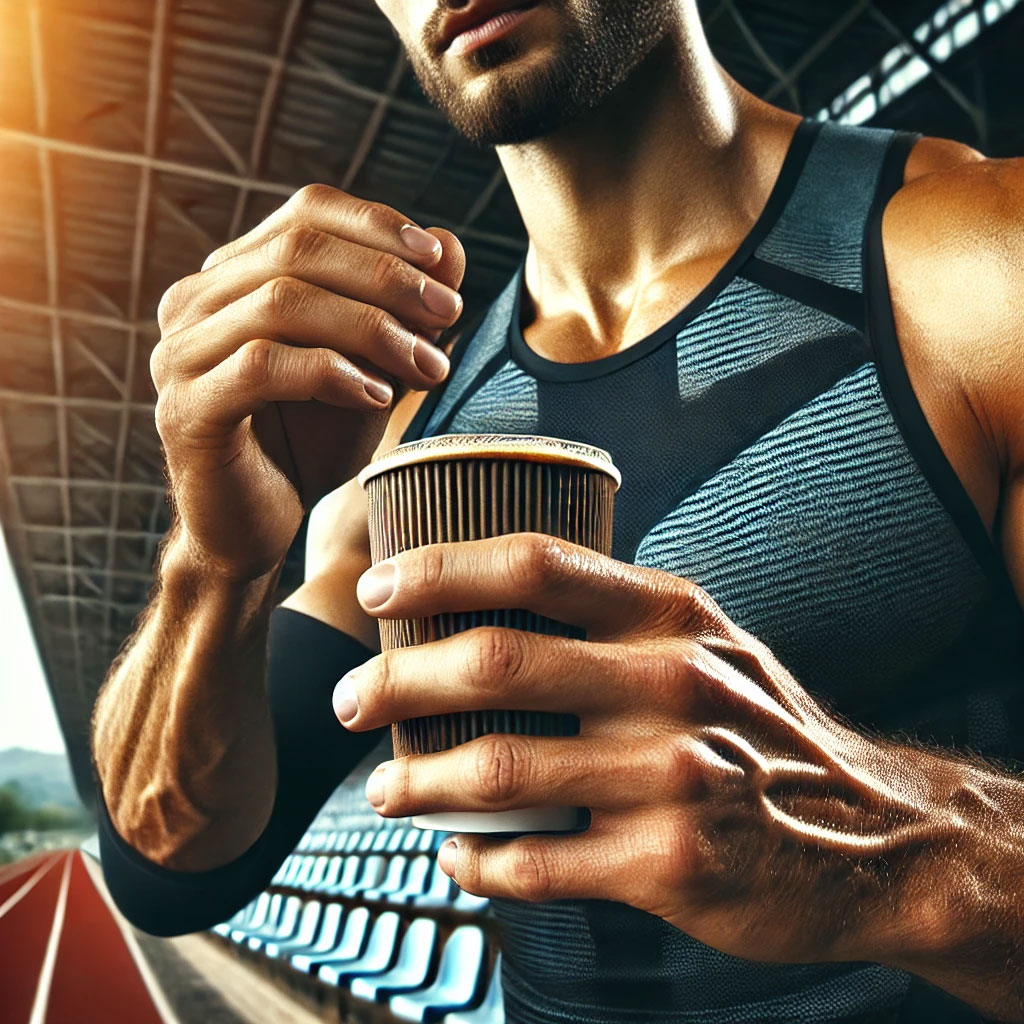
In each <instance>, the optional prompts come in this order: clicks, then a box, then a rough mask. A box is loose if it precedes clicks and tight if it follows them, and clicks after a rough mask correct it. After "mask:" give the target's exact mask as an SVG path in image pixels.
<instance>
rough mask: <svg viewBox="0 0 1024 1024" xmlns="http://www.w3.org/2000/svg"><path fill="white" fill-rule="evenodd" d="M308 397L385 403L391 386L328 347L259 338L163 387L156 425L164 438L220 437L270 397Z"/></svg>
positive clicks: (366, 405) (373, 405) (360, 404)
mask: <svg viewBox="0 0 1024 1024" xmlns="http://www.w3.org/2000/svg"><path fill="white" fill-rule="evenodd" d="M310 399H316V400H317V401H320V402H324V403H326V404H328V405H335V406H347V407H353V408H363V409H383V408H385V407H386V406H387V405H388V404H389V403H390V401H391V388H390V387H389V385H388V384H387V383H386V382H385V381H381V380H379V379H378V378H376V377H373V376H371V375H367V374H366V373H364V372H363V371H362V370H360V369H358V368H357V367H356V366H354V365H353V364H352V363H351V362H349V361H348V360H347V359H345V358H343V357H342V356H340V355H339V354H338V353H337V352H333V351H331V350H330V349H323V348H298V347H296V346H293V345H285V344H281V343H280V342H275V341H270V340H268V339H266V338H257V339H254V340H252V341H248V342H246V343H245V344H244V345H242V346H241V347H240V348H239V349H238V350H237V351H236V352H235V353H234V355H233V356H231V357H230V358H229V359H226V360H225V361H224V362H222V363H220V364H218V365H217V366H215V367H214V368H213V369H212V370H210V371H209V372H208V373H205V374H203V375H202V376H200V377H199V378H197V379H196V380H194V381H190V382H187V383H184V384H181V385H179V386H178V387H171V388H167V389H165V390H164V392H162V393H161V395H160V399H159V400H158V402H157V410H156V417H157V428H158V431H159V433H160V436H161V438H162V439H163V440H164V441H165V442H166V441H167V440H168V438H169V437H171V436H172V435H173V436H174V438H175V439H176V440H178V441H181V440H186V439H187V440H190V441H192V442H193V443H195V442H202V441H203V440H204V438H205V437H207V436H208V437H210V438H213V437H218V438H219V437H222V436H223V434H224V431H225V430H227V429H230V428H231V427H233V426H235V425H237V424H238V423H240V422H242V421H243V420H244V419H245V418H246V417H247V416H251V415H252V414H253V413H255V412H256V411H258V410H259V409H261V408H263V407H264V406H265V405H266V404H267V403H268V402H285V401H307V400H310Z"/></svg>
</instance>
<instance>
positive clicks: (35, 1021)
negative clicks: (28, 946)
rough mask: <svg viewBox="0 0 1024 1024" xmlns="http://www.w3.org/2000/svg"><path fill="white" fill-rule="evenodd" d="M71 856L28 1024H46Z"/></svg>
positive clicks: (66, 866)
mask: <svg viewBox="0 0 1024 1024" xmlns="http://www.w3.org/2000/svg"><path fill="white" fill-rule="evenodd" d="M71 856H72V855H71V854H70V853H69V854H68V855H67V857H66V858H65V859H64V877H63V878H62V879H61V880H60V895H59V896H58V897H57V909H56V910H54V912H53V926H52V927H51V928H50V941H49V942H48V943H47V944H46V956H44V957H43V967H42V970H40V972H39V984H38V985H36V998H35V1001H34V1002H33V1003H32V1013H31V1015H30V1016H29V1018H28V1024H46V1007H47V1004H48V1003H49V1002H50V985H51V984H52V983H53V968H54V966H55V965H56V963H57V947H58V946H59V945H60V933H61V931H62V929H63V928H64V911H65V910H66V909H67V905H68V882H69V881H70V880H71Z"/></svg>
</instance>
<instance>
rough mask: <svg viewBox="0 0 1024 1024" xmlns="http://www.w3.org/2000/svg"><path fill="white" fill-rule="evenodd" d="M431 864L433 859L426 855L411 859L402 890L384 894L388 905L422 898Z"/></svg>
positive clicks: (422, 854)
mask: <svg viewBox="0 0 1024 1024" xmlns="http://www.w3.org/2000/svg"><path fill="white" fill-rule="evenodd" d="M433 862H434V861H433V858H432V857H431V856H430V855H429V854H427V853H421V854H419V855H417V856H416V857H413V859H412V863H410V865H409V872H408V874H407V875H406V876H405V883H404V884H403V885H402V888H401V889H398V890H397V891H396V892H390V893H386V894H385V896H384V899H386V900H387V901H388V903H408V902H409V901H410V900H411V899H412V898H413V897H414V896H422V895H423V892H424V891H425V890H426V888H427V879H428V877H429V875H430V867H431V865H432V864H433Z"/></svg>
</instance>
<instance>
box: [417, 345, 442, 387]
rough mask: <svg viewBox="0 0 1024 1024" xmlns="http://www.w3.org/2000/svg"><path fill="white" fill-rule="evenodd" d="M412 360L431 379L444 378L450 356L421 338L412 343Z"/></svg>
mask: <svg viewBox="0 0 1024 1024" xmlns="http://www.w3.org/2000/svg"><path fill="white" fill-rule="evenodd" d="M412 361H413V362H414V363H415V364H416V368H417V369H418V370H419V371H420V372H421V373H422V374H424V375H425V376H427V377H429V378H430V379H431V380H443V379H444V376H445V374H447V373H448V357H447V356H446V355H445V354H444V353H443V352H442V351H441V350H440V349H439V348H437V347H436V346H435V345H431V344H430V342H429V341H423V339H421V338H417V339H416V340H415V341H414V342H413V343H412Z"/></svg>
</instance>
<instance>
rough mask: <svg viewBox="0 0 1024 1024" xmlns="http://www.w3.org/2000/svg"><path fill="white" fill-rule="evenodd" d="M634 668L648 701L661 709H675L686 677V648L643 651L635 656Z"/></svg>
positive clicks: (677, 647) (674, 647)
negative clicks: (642, 684)
mask: <svg viewBox="0 0 1024 1024" xmlns="http://www.w3.org/2000/svg"><path fill="white" fill-rule="evenodd" d="M635 657H636V659H637V661H636V667H637V670H638V674H639V676H640V678H642V679H643V680H644V688H645V690H646V692H647V694H648V695H649V698H650V700H651V701H652V703H654V704H655V705H656V706H658V707H661V708H675V707H677V706H678V704H679V702H680V697H681V695H682V691H683V687H684V686H685V680H686V677H687V676H688V674H689V672H688V654H687V647H685V646H683V645H673V646H672V648H671V649H669V650H666V649H662V648H660V647H659V649H656V650H652V651H644V652H642V653H638V654H636V655H635Z"/></svg>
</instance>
